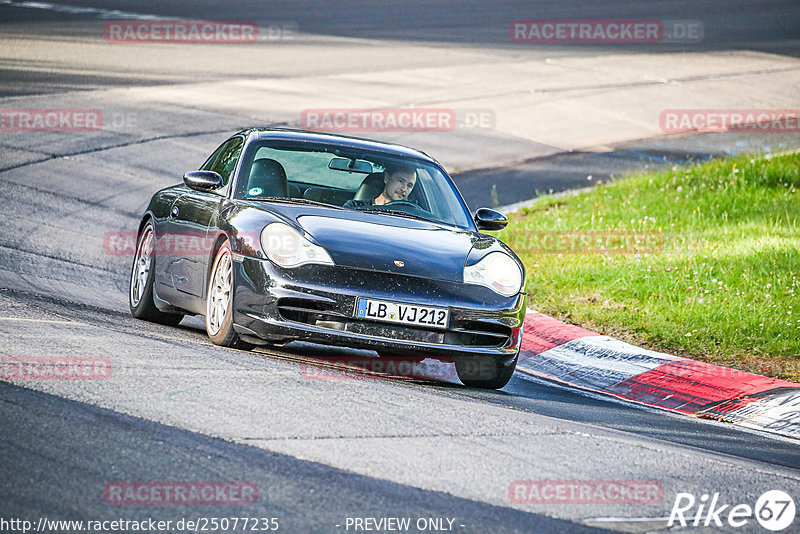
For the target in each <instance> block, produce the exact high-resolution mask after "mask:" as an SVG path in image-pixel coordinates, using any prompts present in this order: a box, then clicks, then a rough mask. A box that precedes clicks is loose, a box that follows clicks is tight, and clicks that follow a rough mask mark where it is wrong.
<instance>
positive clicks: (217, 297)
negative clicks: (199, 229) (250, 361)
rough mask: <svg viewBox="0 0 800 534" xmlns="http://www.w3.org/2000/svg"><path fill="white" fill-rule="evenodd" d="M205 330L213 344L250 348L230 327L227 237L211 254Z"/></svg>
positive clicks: (230, 279) (230, 277)
mask: <svg viewBox="0 0 800 534" xmlns="http://www.w3.org/2000/svg"><path fill="white" fill-rule="evenodd" d="M206 332H207V333H208V337H210V338H211V342H212V343H214V344H215V345H222V346H223V347H231V348H234V349H245V350H249V349H251V348H253V345H251V344H250V343H246V342H244V341H242V340H241V338H239V334H237V333H236V331H235V330H234V329H233V259H232V255H231V248H230V245H228V242H227V241H226V242H225V243H223V244H222V246H221V247H220V249H219V251H218V252H217V255H216V257H215V258H214V266H213V267H212V269H211V277H210V278H209V280H208V291H207V292H206Z"/></svg>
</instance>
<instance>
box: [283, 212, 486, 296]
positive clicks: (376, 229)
mask: <svg viewBox="0 0 800 534" xmlns="http://www.w3.org/2000/svg"><path fill="white" fill-rule="evenodd" d="M351 213H352V212H350V213H348V215H347V216H346V217H345V216H340V217H336V216H322V215H300V216H298V217H297V219H296V221H297V223H298V224H300V225H301V226H302V227H303V228H304V229H305V230H306V231H307V232H308V233H309V234H311V235H312V236H313V237H314V239H316V241H317V242H318V243H319V244H320V245H322V246H323V247H324V248H325V250H327V251H328V254H330V256H331V258H332V259H333V261H334V263H335V264H336V265H340V266H345V267H353V268H357V269H368V270H372V271H383V272H391V273H398V274H404V275H410V276H422V277H426V278H431V279H437V280H449V281H453V282H462V281H463V280H464V263H465V262H466V260H467V256H468V255H469V253H470V250H472V247H473V245H474V244H475V242H476V241H478V240H479V239H480V237H481V236H479V235H478V234H475V233H473V232H470V231H468V230H461V229H456V228H451V227H445V226H441V225H438V224H435V223H428V222H425V221H420V220H416V219H406V218H403V217H392V216H387V215H379V214H367V213H364V214H359V218H358V219H354V218H353V217H352V215H351ZM483 237H484V239H485V236H483Z"/></svg>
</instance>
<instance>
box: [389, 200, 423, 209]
mask: <svg viewBox="0 0 800 534" xmlns="http://www.w3.org/2000/svg"><path fill="white" fill-rule="evenodd" d="M384 206H386V207H391V208H394V207H406V208H413V209H415V210H421V209H422V208H420V207H419V204H417V203H416V202H411V201H410V200H392V201H390V202H387V203H386V204H384Z"/></svg>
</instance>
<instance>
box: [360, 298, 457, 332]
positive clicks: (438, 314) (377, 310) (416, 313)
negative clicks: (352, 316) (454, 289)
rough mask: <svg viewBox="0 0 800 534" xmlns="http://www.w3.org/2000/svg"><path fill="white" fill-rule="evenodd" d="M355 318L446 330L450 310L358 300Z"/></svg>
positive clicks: (382, 301)
mask: <svg viewBox="0 0 800 534" xmlns="http://www.w3.org/2000/svg"><path fill="white" fill-rule="evenodd" d="M356 317H358V318H360V319H372V320H374V321H383V322H386V323H397V324H410V325H417V326H425V327H428V328H447V320H448V319H449V318H450V310H448V309H447V308H436V307H433V306H419V305H417V304H403V303H401V302H389V301H385V300H374V299H365V298H360V297H359V298H358V299H357V300H356Z"/></svg>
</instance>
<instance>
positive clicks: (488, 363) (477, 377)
mask: <svg viewBox="0 0 800 534" xmlns="http://www.w3.org/2000/svg"><path fill="white" fill-rule="evenodd" d="M517 359H519V352H517V354H516V356H514V359H513V360H511V361H510V362H508V363H505V364H503V363H501V362H499V361H498V360H497V359H496V358H493V357H490V356H474V357H466V358H456V359H455V364H456V373H457V374H458V379H459V380H461V381H462V382H463V383H464V385H465V386H468V387H473V388H484V389H500V388H501V387H503V386H505V385H506V384H508V381H509V380H511V377H512V376H513V375H514V370H515V369H516V368H517Z"/></svg>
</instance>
